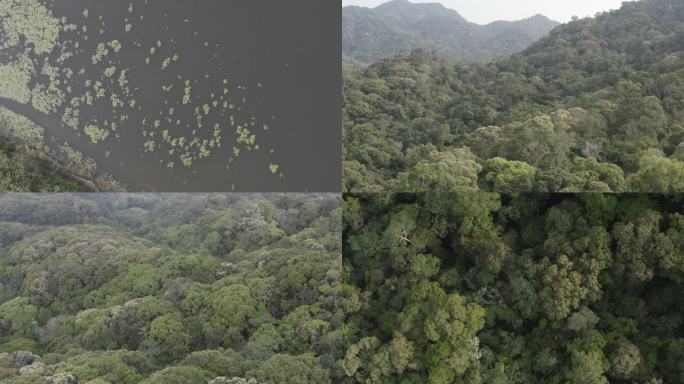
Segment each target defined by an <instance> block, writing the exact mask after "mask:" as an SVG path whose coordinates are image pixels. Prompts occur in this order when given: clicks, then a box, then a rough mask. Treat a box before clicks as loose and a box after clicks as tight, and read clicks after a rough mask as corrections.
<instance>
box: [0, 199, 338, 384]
mask: <svg viewBox="0 0 684 384" xmlns="http://www.w3.org/2000/svg"><path fill="white" fill-rule="evenodd" d="M341 210H342V209H341V207H340V197H339V196H336V195H326V194H321V195H317V194H293V195H266V194H264V195H260V194H252V195H222V194H180V195H163V194H81V195H79V194H67V195H50V194H47V195H13V194H9V195H0V383H3V384H20V383H21V384H28V383H31V384H34V383H35V384H38V383H40V384H84V383H89V384H105V383H111V384H128V383H130V384H133V383H146V384H155V383H159V384H161V383H164V384H173V383H183V384H186V383H188V384H193V383H197V384H207V383H211V384H257V383H258V384H283V383H284V384H287V383H290V384H306V383H311V384H321V383H322V384H325V383H332V382H333V381H336V378H337V377H340V376H343V373H342V370H341V368H340V367H341V365H340V363H339V362H340V361H341V360H342V358H343V356H344V349H343V347H342V344H341V343H342V338H341V331H340V327H341V320H342V316H341V312H340V310H339V309H338V307H337V304H336V303H337V302H336V298H337V297H338V295H339V290H340V283H339V282H340V273H341V262H340V260H341V240H340V237H341V230H342V228H341V225H342V224H341V223H342V218H341Z"/></svg>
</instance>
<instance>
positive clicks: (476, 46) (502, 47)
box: [342, 0, 559, 65]
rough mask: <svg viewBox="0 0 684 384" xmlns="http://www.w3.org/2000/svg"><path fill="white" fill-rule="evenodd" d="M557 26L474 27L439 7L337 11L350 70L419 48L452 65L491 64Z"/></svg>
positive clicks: (539, 21)
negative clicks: (478, 61) (433, 52)
mask: <svg viewBox="0 0 684 384" xmlns="http://www.w3.org/2000/svg"><path fill="white" fill-rule="evenodd" d="M558 25H559V23H558V22H555V21H552V20H550V19H548V18H547V17H545V16H542V15H535V16H533V17H530V18H527V19H524V20H518V21H496V22H493V23H489V24H486V25H478V24H475V23H471V22H469V21H468V20H466V19H465V18H464V17H463V16H461V15H460V14H459V13H458V12H456V11H454V10H452V9H448V8H446V7H444V6H443V5H441V4H439V3H427V4H413V3H411V2H409V1H407V0H392V1H388V2H386V3H384V4H381V5H379V6H377V7H375V8H365V7H358V6H349V7H344V8H342V54H343V60H344V62H345V63H346V64H351V65H359V64H360V65H367V64H372V63H375V62H377V61H379V60H380V59H383V58H385V57H388V56H392V55H395V54H397V53H401V52H404V51H410V50H412V49H415V48H421V47H422V48H426V49H430V50H435V51H436V52H437V53H438V54H439V55H440V56H442V57H445V58H447V59H449V60H450V61H454V62H470V61H477V60H485V59H494V58H497V57H499V56H507V55H510V54H512V53H517V52H520V51H522V50H524V49H525V48H527V47H529V46H530V45H531V44H532V43H534V42H535V41H537V40H539V39H540V38H541V37H543V36H545V35H547V34H548V33H549V32H550V31H551V30H552V29H553V28H554V27H556V26H558Z"/></svg>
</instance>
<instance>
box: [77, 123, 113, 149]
mask: <svg viewBox="0 0 684 384" xmlns="http://www.w3.org/2000/svg"><path fill="white" fill-rule="evenodd" d="M83 131H84V132H85V134H86V135H88V137H89V138H90V141H91V142H92V143H93V144H97V143H100V142H102V141H105V140H107V138H108V137H109V135H110V133H109V130H107V129H103V128H100V127H98V126H96V125H93V124H88V125H86V127H85V128H84V129H83Z"/></svg>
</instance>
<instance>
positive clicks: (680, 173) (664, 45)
mask: <svg viewBox="0 0 684 384" xmlns="http://www.w3.org/2000/svg"><path fill="white" fill-rule="evenodd" d="M343 88H344V90H343V93H344V100H343V110H344V123H343V125H344V152H345V161H344V189H345V190H346V191H349V192H381V191H389V192H413V191H431V190H443V191H450V190H474V189H481V190H487V191H493V192H503V193H505V192H515V191H538V192H582V191H601V192H609V191H612V192H628V191H634V192H639V191H642V192H663V193H668V192H677V191H684V2H682V1H681V0H641V1H634V2H625V3H623V5H622V8H620V9H619V10H615V11H610V12H604V13H601V14H598V15H596V17H593V18H585V19H576V20H574V21H572V22H570V23H568V24H565V25H562V26H559V27H557V28H555V29H554V30H553V31H551V33H550V34H549V35H548V36H547V37H544V38H542V39H541V40H540V41H538V42H537V43H535V44H533V45H532V46H531V47H529V48H528V49H526V50H525V51H524V52H522V53H520V54H514V55H512V56H510V57H509V58H504V59H500V60H496V61H491V62H476V63H471V64H453V63H450V62H449V61H448V60H446V59H444V58H442V57H440V56H439V55H438V54H434V53H429V52H427V51H424V50H416V51H412V52H408V53H402V54H398V55H396V56H393V57H390V58H387V59H384V60H382V61H380V62H378V63H376V64H373V65H371V66H370V67H367V68H363V69H347V70H346V71H345V81H344V87H343Z"/></svg>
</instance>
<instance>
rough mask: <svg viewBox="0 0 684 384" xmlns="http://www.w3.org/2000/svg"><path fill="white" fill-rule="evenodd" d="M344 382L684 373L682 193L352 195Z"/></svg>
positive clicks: (619, 378)
mask: <svg viewBox="0 0 684 384" xmlns="http://www.w3.org/2000/svg"><path fill="white" fill-rule="evenodd" d="M344 212H345V214H344V226H345V229H344V244H343V270H344V272H343V276H344V278H343V286H342V297H341V299H340V306H341V307H342V309H343V311H344V314H345V320H344V324H345V328H344V333H343V339H344V341H345V346H346V349H347V351H346V355H345V358H344V362H343V367H344V372H345V374H346V375H347V380H345V381H343V383H350V384H351V383H364V384H390V383H403V384H409V383H416V384H418V383H429V384H437V383H440V384H446V383H468V384H477V383H497V384H508V383H544V384H554V383H555V384H561V383H563V384H587V383H592V384H608V383H617V384H623V383H624V384H628V383H648V384H658V383H682V382H684V365H683V364H684V363H683V362H684V331H683V330H684V328H683V327H684V306H682V297H681V293H682V290H683V289H684V285H683V284H684V199H683V198H682V196H673V197H669V196H665V195H630V194H623V195H608V194H580V195H569V194H530V195H499V194H496V193H485V192H463V193H454V194H444V193H435V192H433V193H425V194H396V195H380V194H368V195H347V196H346V197H345V200H344Z"/></svg>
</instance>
